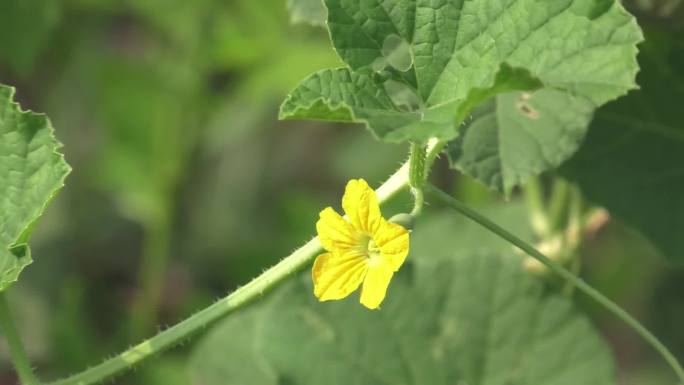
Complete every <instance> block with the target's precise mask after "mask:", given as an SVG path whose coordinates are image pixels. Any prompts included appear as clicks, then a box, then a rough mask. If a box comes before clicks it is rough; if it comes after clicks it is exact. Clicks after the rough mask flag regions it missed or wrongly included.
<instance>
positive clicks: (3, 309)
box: [0, 293, 39, 385]
mask: <svg viewBox="0 0 684 385" xmlns="http://www.w3.org/2000/svg"><path fill="white" fill-rule="evenodd" d="M0 328H2V333H3V334H4V336H5V339H6V340H7V345H8V346H9V351H10V355H11V356H12V361H13V362H14V368H15V369H16V370H17V375H18V376H19V380H20V381H21V383H22V385H38V384H39V382H38V379H37V378H36V377H35V375H34V374H33V369H32V368H31V363H30V362H29V359H28V356H27V355H26V350H25V349H24V345H23V344H22V342H21V338H20V337H19V333H18V332H17V328H16V327H15V326H14V319H13V318H12V313H11V311H10V308H9V304H8V303H7V297H5V293H0Z"/></svg>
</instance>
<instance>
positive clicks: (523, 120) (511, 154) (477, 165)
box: [447, 89, 594, 195]
mask: <svg viewBox="0 0 684 385" xmlns="http://www.w3.org/2000/svg"><path fill="white" fill-rule="evenodd" d="M593 112H594V104H593V103H592V102H591V101H589V100H588V99H585V98H583V97H576V96H572V95H571V94H569V93H565V92H561V91H557V90H552V89H543V90H539V91H536V92H532V93H527V92H522V93H521V92H510V93H506V94H500V95H498V96H496V97H495V98H493V99H492V100H490V101H489V102H487V103H486V104H484V105H482V106H481V107H479V108H477V109H476V110H475V111H474V113H473V116H472V118H471V120H469V121H468V122H467V123H466V125H465V126H464V128H463V130H462V132H461V135H460V136H459V137H458V138H457V139H456V140H454V141H452V142H450V143H449V145H448V147H447V154H448V155H449V160H450V162H451V165H452V167H454V168H457V169H459V170H461V171H463V172H464V173H466V174H468V175H470V176H472V177H474V178H476V179H478V180H479V181H481V182H482V183H484V184H485V185H486V186H488V187H489V188H492V189H496V190H498V191H500V192H503V193H505V194H507V195H508V194H509V193H510V192H511V190H512V189H513V187H515V186H519V185H522V184H524V183H525V182H526V181H527V180H528V179H529V178H530V177H532V176H535V175H538V174H541V173H542V172H544V171H545V170H549V169H553V168H556V167H558V166H560V165H561V163H562V162H564V161H565V160H567V159H568V158H569V157H570V156H571V155H573V154H574V153H575V151H576V150H577V148H578V147H579V146H580V145H581V143H582V140H583V139H584V135H585V133H586V130H587V128H588V126H589V122H590V121H591V117H592V114H593Z"/></svg>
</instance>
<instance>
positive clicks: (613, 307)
mask: <svg viewBox="0 0 684 385" xmlns="http://www.w3.org/2000/svg"><path fill="white" fill-rule="evenodd" d="M426 190H427V191H428V192H429V193H432V194H433V195H434V196H435V198H437V199H438V200H439V201H441V202H442V203H444V204H445V205H447V206H449V207H451V208H453V209H454V210H456V211H458V212H460V213H461V214H463V215H465V216H466V217H468V218H469V219H471V220H473V221H475V222H477V223H478V224H479V225H481V226H482V227H484V228H486V229H488V230H489V231H491V232H493V233H494V234H496V235H498V236H499V237H501V238H503V239H505V240H507V241H508V242H510V243H512V244H513V245H515V246H516V247H518V248H519V249H521V250H523V251H524V252H525V253H527V254H529V255H530V256H531V257H533V258H535V259H537V260H538V261H539V262H541V263H543V264H544V265H546V266H547V267H548V268H549V269H551V270H552V271H553V272H555V273H556V274H558V275H560V276H561V277H562V278H563V279H565V280H566V281H568V282H570V283H572V284H573V285H574V286H575V287H576V288H577V289H578V290H580V291H582V292H583V293H584V294H586V295H588V296H589V297H591V298H592V299H594V300H595V301H596V302H598V303H599V304H601V305H603V306H604V307H605V308H606V309H607V310H608V311H610V312H611V313H613V314H614V315H615V316H617V317H618V318H619V319H621V320H622V321H624V322H625V323H626V324H627V325H629V326H630V327H631V328H632V329H633V330H634V331H635V332H636V333H637V334H639V335H640V336H641V337H642V338H643V339H644V340H646V342H648V343H649V344H650V345H651V346H652V347H653V348H654V349H655V350H656V351H657V352H658V353H660V355H661V356H662V357H663V358H664V359H665V361H666V362H667V363H668V364H669V365H670V367H672V369H673V370H674V372H675V374H676V375H677V377H678V379H679V381H680V382H682V383H683V384H684V369H682V366H681V365H680V364H679V362H678V361H677V359H676V358H675V356H674V355H673V354H672V353H671V352H670V351H669V350H668V349H667V347H666V346H665V345H663V343H662V342H660V341H659V340H658V339H657V338H656V337H655V336H654V335H653V334H652V333H651V332H650V331H648V330H647V329H646V328H645V327H644V326H642V325H641V324H640V323H639V321H637V320H636V319H635V318H634V317H632V316H631V315H629V313H627V312H626V311H624V310H623V309H622V308H621V307H620V306H618V305H617V304H616V303H615V302H613V301H611V300H610V299H608V298H607V297H606V296H604V295H603V294H601V293H600V292H599V291H598V290H596V289H594V288H593V287H591V286H590V285H589V284H587V283H586V282H584V280H582V279H581V278H579V277H577V276H575V275H573V274H572V273H571V272H569V271H568V270H566V269H565V268H564V267H562V266H561V265H559V264H558V263H556V262H554V261H552V260H550V259H549V258H548V257H546V256H545V255H543V254H542V253H540V252H539V251H537V249H535V248H534V247H532V246H531V245H530V244H528V243H527V242H525V241H523V240H522V239H520V238H518V237H516V236H515V235H513V234H511V233H510V232H508V231H506V230H504V229H503V228H502V227H501V226H499V225H497V224H496V223H494V222H492V221H490V220H489V219H487V218H486V217H485V216H483V215H481V214H480V213H478V212H477V211H475V210H473V209H471V208H470V207H468V206H466V205H465V204H463V203H461V202H460V201H458V200H456V199H454V198H453V197H451V196H450V195H448V194H447V193H445V192H444V191H442V190H440V189H438V188H436V187H434V186H432V185H430V184H428V185H427V186H426Z"/></svg>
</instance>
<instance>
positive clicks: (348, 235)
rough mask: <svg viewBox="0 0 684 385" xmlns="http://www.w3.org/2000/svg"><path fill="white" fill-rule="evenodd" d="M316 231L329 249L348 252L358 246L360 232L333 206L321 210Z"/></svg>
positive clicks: (322, 242) (324, 245) (324, 246)
mask: <svg viewBox="0 0 684 385" xmlns="http://www.w3.org/2000/svg"><path fill="white" fill-rule="evenodd" d="M319 217H320V219H319V220H318V222H316V231H318V239H319V240H320V241H321V245H323V248H325V249H326V250H328V251H339V252H346V251H347V250H349V249H352V248H354V249H355V248H358V245H359V238H360V234H359V232H358V231H356V229H354V227H353V226H352V224H351V223H349V222H347V221H346V220H345V219H344V218H342V216H341V215H340V214H338V213H337V212H336V211H335V210H333V209H332V208H331V207H328V208H326V209H324V210H323V211H321V213H320V214H319Z"/></svg>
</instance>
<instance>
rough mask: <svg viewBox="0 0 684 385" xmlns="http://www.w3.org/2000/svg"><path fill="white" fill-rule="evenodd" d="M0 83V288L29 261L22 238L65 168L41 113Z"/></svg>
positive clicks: (58, 185)
mask: <svg viewBox="0 0 684 385" xmlns="http://www.w3.org/2000/svg"><path fill="white" fill-rule="evenodd" d="M13 94H14V89H13V88H10V87H5V86H1V85H0V291H3V290H5V289H6V288H7V287H9V286H10V285H11V284H12V283H13V282H15V281H16V280H17V279H18V278H19V273H21V271H22V269H23V268H24V267H26V266H27V265H29V264H30V263H31V261H32V260H31V252H30V249H29V247H28V244H27V242H28V240H29V237H30V236H31V233H32V231H33V228H34V225H35V223H36V220H37V219H38V217H40V215H41V214H42V213H43V211H44V210H45V207H46V205H47V203H48V202H49V201H50V199H52V197H54V195H55V194H56V193H57V191H58V190H59V189H60V188H61V187H62V186H63V185H64V178H65V177H66V175H67V174H68V173H69V166H68V165H67V164H66V162H65V161H64V158H63V156H62V155H61V154H60V153H59V152H58V149H59V147H60V144H59V143H58V142H57V140H56V139H55V137H54V136H53V129H52V126H51V125H50V122H49V121H48V120H47V118H46V117H45V116H44V115H41V114H36V113H33V112H30V111H21V109H20V108H19V105H18V104H17V103H15V102H14V101H13V99H12V98H13Z"/></svg>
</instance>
